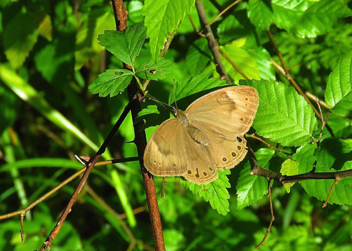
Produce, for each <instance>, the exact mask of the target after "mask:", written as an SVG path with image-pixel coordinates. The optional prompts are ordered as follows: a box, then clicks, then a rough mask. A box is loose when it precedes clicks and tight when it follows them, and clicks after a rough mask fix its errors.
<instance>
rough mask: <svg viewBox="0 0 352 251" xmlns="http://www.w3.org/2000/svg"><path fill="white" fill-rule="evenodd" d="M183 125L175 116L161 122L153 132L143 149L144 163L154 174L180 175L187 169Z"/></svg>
mask: <svg viewBox="0 0 352 251" xmlns="http://www.w3.org/2000/svg"><path fill="white" fill-rule="evenodd" d="M182 127H183V126H182V125H181V124H180V122H179V121H178V120H177V119H176V118H171V119H168V120H166V121H165V122H163V123H162V124H161V125H160V126H159V127H158V128H157V129H156V130H155V132H154V133H153V135H152V137H151V138H150V140H149V142H148V144H147V146H146V149H145V151H144V165H145V167H146V168H147V169H148V171H149V172H150V173H152V174H153V175H156V176H163V177H165V176H182V175H183V174H184V173H185V172H186V170H187V163H186V159H185V158H183V157H182V156H184V145H185V142H184V139H183V137H179V135H182V134H183V133H182V130H183V128H182Z"/></svg>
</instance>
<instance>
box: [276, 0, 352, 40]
mask: <svg viewBox="0 0 352 251" xmlns="http://www.w3.org/2000/svg"><path fill="white" fill-rule="evenodd" d="M272 8H273V13H274V23H275V24H276V25H277V26H278V27H279V28H282V29H285V30H287V31H289V32H292V33H294V34H296V35H297V36H307V37H316V36H317V35H321V34H325V33H326V32H327V31H330V30H332V28H333V26H334V25H336V24H337V21H338V20H339V19H340V18H343V17H348V16H351V15H352V11H351V10H350V9H349V8H348V7H347V5H346V4H343V3H342V2H340V1H330V0H320V1H316V2H315V1H305V0H299V1H297V0H289V1H287V0H273V1H272Z"/></svg>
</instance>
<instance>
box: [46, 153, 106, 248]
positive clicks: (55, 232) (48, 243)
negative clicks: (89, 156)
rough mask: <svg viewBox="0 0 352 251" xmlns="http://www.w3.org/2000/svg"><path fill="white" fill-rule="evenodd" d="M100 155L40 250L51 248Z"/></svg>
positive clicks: (88, 169) (89, 167)
mask: <svg viewBox="0 0 352 251" xmlns="http://www.w3.org/2000/svg"><path fill="white" fill-rule="evenodd" d="M100 156H101V155H100V154H97V155H96V156H95V157H94V159H93V161H92V162H91V163H90V164H89V166H88V168H87V170H86V171H85V173H84V175H83V176H82V178H81V180H80V181H79V183H78V186H77V187H76V190H75V192H74V193H73V195H72V197H71V199H70V201H69V203H68V204H67V206H66V208H65V210H64V212H63V213H62V214H61V216H60V219H59V220H58V222H57V224H56V226H55V227H54V228H53V230H51V232H50V234H49V236H48V237H47V239H46V240H45V242H44V243H43V245H42V247H41V248H40V249H39V251H44V250H46V249H50V246H51V244H52V243H53V241H54V239H55V238H56V236H57V235H58V233H59V232H60V230H61V227H62V225H63V223H64V222H65V220H66V218H67V215H68V214H69V213H70V212H71V209H72V206H73V204H74V203H75V201H76V198H77V196H78V194H79V193H80V192H81V190H82V188H83V186H84V184H85V183H86V181H87V179H88V177H89V175H90V173H91V172H92V170H93V168H94V165H95V163H96V162H97V160H98V159H99V158H100Z"/></svg>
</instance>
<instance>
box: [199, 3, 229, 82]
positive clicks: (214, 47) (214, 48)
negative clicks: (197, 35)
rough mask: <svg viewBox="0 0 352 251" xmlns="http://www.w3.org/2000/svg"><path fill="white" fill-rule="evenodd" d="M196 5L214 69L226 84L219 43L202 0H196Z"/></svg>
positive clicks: (226, 76) (227, 79)
mask: <svg viewBox="0 0 352 251" xmlns="http://www.w3.org/2000/svg"><path fill="white" fill-rule="evenodd" d="M196 7H197V11H198V16H199V20H200V23H201V24H202V26H203V27H204V29H205V31H206V32H205V36H206V38H207V40H208V46H209V49H210V51H211V52H212V54H213V57H214V61H215V64H216V71H217V72H218V73H219V75H220V79H225V80H226V83H227V84H231V81H230V78H229V76H228V75H227V72H226V70H225V67H224V65H223V64H222V61H221V57H220V53H219V45H218V43H217V42H216V40H215V37H214V34H213V31H212V30H211V27H210V25H209V23H208V19H207V16H206V14H205V10H204V6H203V2H201V1H199V0H196Z"/></svg>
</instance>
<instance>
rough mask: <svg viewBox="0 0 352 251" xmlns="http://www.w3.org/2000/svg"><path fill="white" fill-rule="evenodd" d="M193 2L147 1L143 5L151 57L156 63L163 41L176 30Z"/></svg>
mask: <svg viewBox="0 0 352 251" xmlns="http://www.w3.org/2000/svg"><path fill="white" fill-rule="evenodd" d="M193 5H194V0H187V1H184V0H161V1H157V2H155V1H152V0H147V1H145V3H144V7H143V15H144V16H145V19H144V22H145V25H146V27H147V36H148V37H149V38H150V48H151V55H152V57H153V59H154V61H158V57H159V56H160V51H161V50H162V48H163V46H164V44H165V40H166V39H169V38H171V36H170V34H172V33H173V32H174V31H176V30H177V28H178V26H179V25H180V23H181V22H182V20H183V18H184V17H185V15H186V14H188V13H189V12H190V11H191V8H192V7H193Z"/></svg>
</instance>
